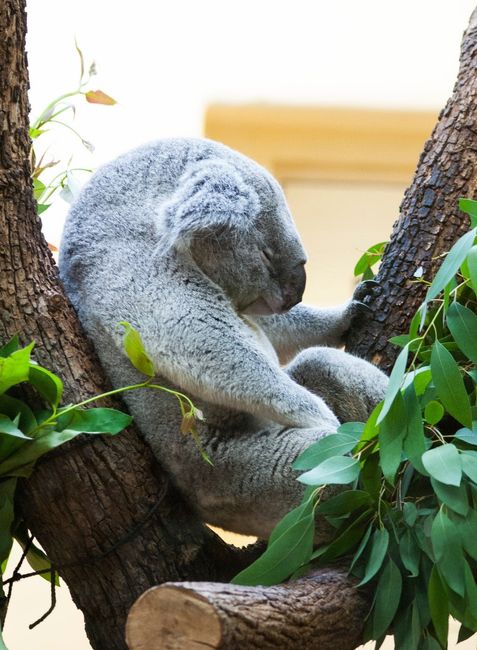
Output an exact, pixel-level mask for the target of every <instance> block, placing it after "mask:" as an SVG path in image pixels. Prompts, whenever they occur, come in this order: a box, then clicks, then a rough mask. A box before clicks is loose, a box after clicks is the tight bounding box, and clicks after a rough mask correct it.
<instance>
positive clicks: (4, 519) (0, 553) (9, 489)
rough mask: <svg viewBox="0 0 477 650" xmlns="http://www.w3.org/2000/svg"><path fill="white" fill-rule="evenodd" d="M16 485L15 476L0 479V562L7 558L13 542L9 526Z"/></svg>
mask: <svg viewBox="0 0 477 650" xmlns="http://www.w3.org/2000/svg"><path fill="white" fill-rule="evenodd" d="M16 487H17V479H16V478H11V479H8V480H6V481H0V533H1V534H0V564H2V563H3V562H4V560H6V559H7V558H8V556H9V554H10V549H11V547H12V543H13V538H12V535H11V531H10V528H11V526H12V523H13V519H14V516H15V513H14V508H13V501H14V497H15V489H16Z"/></svg>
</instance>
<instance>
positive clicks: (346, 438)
mask: <svg viewBox="0 0 477 650" xmlns="http://www.w3.org/2000/svg"><path fill="white" fill-rule="evenodd" d="M356 442H357V440H356V437H355V436H350V435H349V434H347V433H331V434H329V435H327V436H325V437H323V438H321V439H320V440H318V441H317V442H315V443H313V444H312V445H311V446H310V447H308V449H305V451H304V452H303V453H302V454H300V456H298V458H297V459H296V460H295V462H294V463H293V465H292V467H293V469H297V470H305V469H312V468H313V467H316V466H317V465H319V464H320V463H322V462H323V461H324V460H327V459H328V458H331V457H332V456H342V455H343V454H346V453H348V452H349V451H351V450H352V449H353V447H355V446H356Z"/></svg>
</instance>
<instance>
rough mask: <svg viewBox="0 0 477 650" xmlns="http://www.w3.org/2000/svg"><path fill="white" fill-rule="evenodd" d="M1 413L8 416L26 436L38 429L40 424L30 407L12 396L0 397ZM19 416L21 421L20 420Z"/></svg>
mask: <svg viewBox="0 0 477 650" xmlns="http://www.w3.org/2000/svg"><path fill="white" fill-rule="evenodd" d="M0 413H3V414H5V415H7V416H8V417H9V418H10V419H11V420H12V421H13V422H17V420H18V422H17V426H18V428H19V429H20V430H21V431H23V433H24V434H25V435H29V434H30V433H31V432H32V431H33V429H36V427H37V426H38V422H37V420H36V417H35V415H34V413H33V411H32V410H31V408H30V407H29V406H27V405H26V404H25V402H22V401H21V400H19V399H17V398H16V397H11V396H10V395H0ZM18 416H19V419H18Z"/></svg>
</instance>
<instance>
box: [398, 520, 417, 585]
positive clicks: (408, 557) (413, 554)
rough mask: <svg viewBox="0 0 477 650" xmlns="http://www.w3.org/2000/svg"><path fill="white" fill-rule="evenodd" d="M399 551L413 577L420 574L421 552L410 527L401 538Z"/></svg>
mask: <svg viewBox="0 0 477 650" xmlns="http://www.w3.org/2000/svg"><path fill="white" fill-rule="evenodd" d="M399 552H400V554H401V561H402V563H403V564H404V566H405V568H406V569H407V570H408V571H409V573H410V574H411V578H415V577H416V576H418V575H419V559H420V557H421V553H420V551H419V546H418V545H417V542H416V540H415V539H414V535H413V534H412V532H411V531H410V530H409V529H407V530H406V531H405V532H404V535H403V536H402V537H401V539H400V540H399Z"/></svg>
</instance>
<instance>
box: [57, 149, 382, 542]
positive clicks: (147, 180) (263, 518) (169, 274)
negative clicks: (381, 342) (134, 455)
mask: <svg viewBox="0 0 477 650" xmlns="http://www.w3.org/2000/svg"><path fill="white" fill-rule="evenodd" d="M305 261H306V256H305V252H304V250H303V246H302V244H301V241H300V239H299V236H298V234H297V232H296V229H295V226H294V224H293V221H292V218H291V216H290V214H289V211H288V208H287V205H286V201H285V198H284V196H283V193H282V191H281V189H280V187H279V185H278V184H277V182H276V181H275V180H274V179H273V178H272V177H271V176H270V175H269V174H268V173H267V172H266V171H265V170H264V169H263V168H261V167H260V166H259V165H257V164H256V163H254V162H253V161H251V160H249V159H248V158H246V157H245V156H242V155H240V154H238V153H236V152H234V151H232V150H231V149H228V148H227V147H225V146H223V145H220V144H218V143H215V142H212V141H207V140H195V139H177V140H164V141H159V142H156V143H152V144H149V145H146V146H143V147H141V148H139V149H136V150H134V151H131V152H130V153H127V154H125V155H123V156H121V157H120V158H118V159H117V160H115V161H113V162H111V163H109V164H108V165H106V166H104V167H103V168H101V169H100V170H99V171H98V172H96V174H95V175H94V176H93V178H92V179H91V181H90V182H89V183H88V184H87V186H86V187H85V188H84V189H83V191H82V192H81V194H80V196H79V198H78V200H77V202H76V203H75V205H74V206H73V207H72V209H71V212H70V214H69V217H68V219H67V223H66V226H65V231H64V235H63V242H62V246H61V252H60V273H61V277H62V279H63V282H64V284H65V287H66V291H67V293H68V295H69V297H70V299H71V301H72V302H73V305H74V306H75V308H76V310H77V312H78V315H79V317H80V320H81V322H82V323H83V325H84V327H85V329H86V331H87V332H88V334H89V335H90V337H91V338H92V339H93V341H94V343H95V346H96V349H97V351H98V354H99V356H100V359H101V362H102V364H103V366H104V367H105V369H106V371H107V373H108V374H109V376H110V378H111V380H112V382H113V384H114V385H116V386H122V385H127V384H130V383H134V382H136V381H140V380H141V376H140V375H139V374H138V373H137V372H136V371H135V370H134V368H132V366H131V364H130V362H129V361H128V359H127V358H126V357H125V355H124V353H123V352H122V340H121V335H120V333H119V332H118V330H117V323H118V322H120V321H124V320H126V321H129V322H130V323H131V324H132V325H133V326H134V327H136V328H137V329H138V331H139V332H140V334H141V337H142V339H143V341H144V344H145V347H146V350H147V352H148V353H149V355H150V356H151V358H152V359H153V362H154V366H155V370H156V372H157V375H158V381H159V382H160V383H163V384H164V385H165V386H169V387H178V388H180V389H181V390H182V391H184V392H186V393H188V394H189V395H190V396H191V398H192V399H193V400H194V402H195V403H196V405H197V406H198V407H199V408H201V409H202V410H203V412H204V414H205V416H206V419H207V421H206V423H204V424H203V425H201V427H200V433H201V436H202V440H203V443H204V447H205V449H206V451H207V453H208V454H209V456H210V457H211V459H212V461H213V463H214V466H213V467H210V466H209V465H207V464H206V463H204V461H202V459H201V458H200V456H199V453H198V451H197V447H196V446H195V444H194V442H193V441H192V440H191V439H190V438H189V437H187V436H183V435H182V434H181V433H180V432H179V428H180V421H181V416H180V412H179V409H178V405H177V402H176V401H175V399H174V398H171V397H170V396H168V395H165V394H163V393H157V392H155V391H154V392H153V391H151V390H148V391H146V390H144V391H137V392H130V393H127V394H126V395H125V397H124V399H125V401H126V402H127V404H128V407H129V409H130V411H131V413H132V414H133V415H134V417H135V420H136V422H137V424H138V425H139V427H140V429H141V430H142V432H143V433H144V435H145V437H146V439H147V440H148V441H149V443H150V445H151V446H152V448H153V450H154V453H155V455H156V456H157V458H158V460H159V462H160V463H161V464H162V465H163V466H164V467H165V468H166V469H167V471H168V472H169V474H170V475H171V476H172V477H173V479H174V481H175V483H176V485H177V487H178V488H179V489H180V490H181V491H182V493H183V494H184V495H185V497H186V498H187V499H188V500H189V502H190V503H191V504H192V506H193V507H194V508H195V509H196V510H197V511H198V513H199V514H200V516H201V517H202V518H203V519H204V520H205V521H207V522H208V523H211V524H216V525H219V526H222V527H224V528H226V529H229V530H234V531H237V532H241V533H248V534H254V535H258V536H260V537H266V536H267V535H268V534H269V533H270V531H271V529H272V528H273V526H274V525H275V523H276V522H277V520H278V519H279V518H280V517H282V516H283V515H284V514H285V512H287V510H289V509H290V508H291V507H293V506H294V505H296V504H297V502H298V501H299V499H300V497H301V494H302V486H301V485H300V484H299V483H298V482H297V481H296V480H295V475H294V472H293V471H292V470H291V463H292V461H293V460H294V459H295V458H296V456H297V455H298V454H299V453H300V452H301V451H303V450H304V449H305V448H306V447H307V446H309V445H310V444H311V443H312V442H314V441H315V440H317V439H318V438H320V437H321V436H323V435H325V434H327V433H330V432H333V431H335V430H336V427H337V425H338V421H339V420H345V419H348V420H354V419H361V420H362V419H365V418H366V416H367V415H368V413H369V412H370V410H371V409H372V408H373V406H374V405H375V404H376V402H377V401H379V400H380V399H381V398H382V396H383V393H384V390H385V386H386V381H387V379H386V377H385V375H383V373H381V372H380V371H379V370H378V369H377V368H375V367H374V366H372V365H371V364H369V363H367V362H365V361H362V360H360V359H356V358H354V357H351V356H350V355H347V354H346V353H344V352H342V351H339V350H336V349H333V348H330V347H315V346H339V345H340V343H341V341H342V338H343V336H344V334H345V333H346V330H347V329H348V328H349V326H350V323H351V320H352V319H353V317H354V316H355V315H356V311H357V310H356V303H355V302H353V301H351V302H350V303H348V304H346V305H344V306H342V307H339V308H334V309H317V308H314V307H308V306H305V305H302V304H297V303H298V302H299V301H300V300H301V295H302V293H303V289H304V283H305V274H304V262H305ZM293 305H295V306H293ZM279 357H280V359H281V360H282V361H285V360H288V361H290V364H289V365H288V366H286V367H285V368H282V367H281V366H280V364H279V361H278V358H279Z"/></svg>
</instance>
